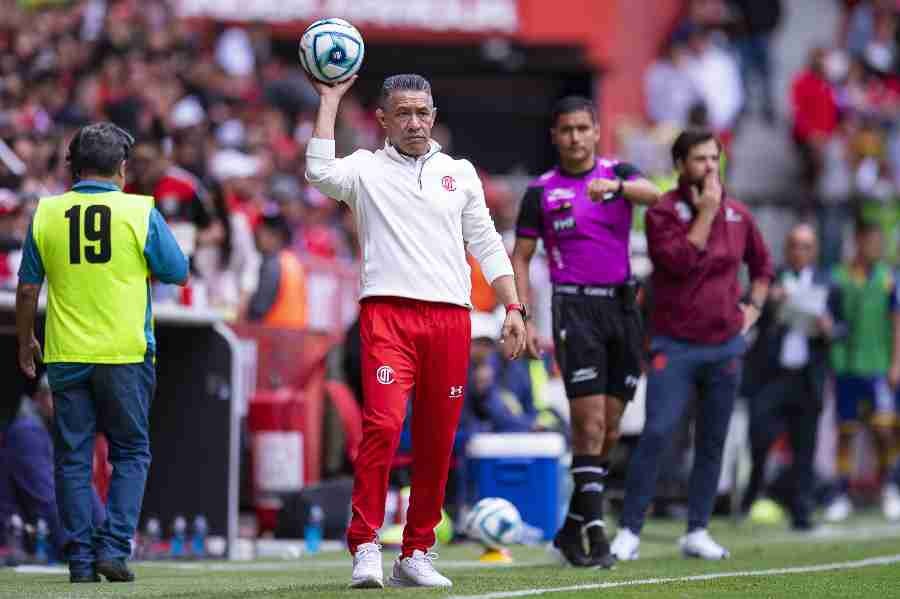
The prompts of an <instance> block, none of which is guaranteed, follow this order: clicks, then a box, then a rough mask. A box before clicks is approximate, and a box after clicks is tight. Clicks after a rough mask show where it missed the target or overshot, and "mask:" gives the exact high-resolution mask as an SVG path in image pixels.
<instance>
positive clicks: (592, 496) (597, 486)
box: [566, 455, 607, 539]
mask: <svg viewBox="0 0 900 599" xmlns="http://www.w3.org/2000/svg"><path fill="white" fill-rule="evenodd" d="M571 471H572V478H573V479H574V481H575V488H574V490H573V492H572V499H573V503H574V501H575V499H576V497H577V506H578V515H579V516H581V518H582V521H581V522H580V523H579V524H580V525H581V526H582V527H586V528H587V532H588V538H589V539H591V538H592V537H594V534H592V530H595V529H596V531H597V534H603V526H604V525H603V492H604V490H605V489H606V473H607V462H606V460H604V459H603V458H601V457H600V456H596V455H577V456H574V457H573V458H572V469H571ZM566 524H567V525H568V520H567V521H566Z"/></svg>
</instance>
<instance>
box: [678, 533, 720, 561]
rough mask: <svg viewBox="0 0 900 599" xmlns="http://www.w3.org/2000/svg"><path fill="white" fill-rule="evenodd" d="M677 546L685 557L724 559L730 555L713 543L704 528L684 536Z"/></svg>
mask: <svg viewBox="0 0 900 599" xmlns="http://www.w3.org/2000/svg"><path fill="white" fill-rule="evenodd" d="M678 545H679V546H680V547H681V552H682V553H683V554H684V556H685V557H699V558H701V559H726V558H727V557H728V556H729V555H730V554H729V553H728V550H727V549H725V548H724V547H722V546H721V545H719V544H718V543H716V542H715V541H713V539H712V537H711V536H709V532H708V531H707V530H706V529H705V528H698V529H697V530H695V531H694V532H691V533H688V534H686V535H684V536H683V537H681V539H679V541H678Z"/></svg>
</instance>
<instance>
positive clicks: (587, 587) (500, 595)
mask: <svg viewBox="0 0 900 599" xmlns="http://www.w3.org/2000/svg"><path fill="white" fill-rule="evenodd" d="M898 562H900V553H898V554H894V555H882V556H878V557H870V558H868V559H862V560H858V561H854V562H835V563H832V564H819V565H816V566H796V567H793V568H770V569H768V570H743V571H738V572H717V573H714V574H699V575H696V576H677V577H672V578H645V579H643V580H622V581H619V582H600V583H594V584H576V585H572V586H568V587H551V588H546V589H528V590H524V591H501V592H497V593H484V594H483V595H451V596H450V598H449V599H507V598H510V597H529V596H532V595H544V594H546V593H564V592H576V591H594V590H599V589H614V588H617V587H631V586H640V585H654V584H668V583H672V582H697V581H704V580H716V579H717V578H741V577H747V576H776V575H782V574H806V573H809V572H827V571H829V570H852V569H856V568H865V567H868V566H886V565H889V564H896V563H898Z"/></svg>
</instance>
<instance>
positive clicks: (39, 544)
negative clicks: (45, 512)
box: [34, 518, 50, 564]
mask: <svg viewBox="0 0 900 599" xmlns="http://www.w3.org/2000/svg"><path fill="white" fill-rule="evenodd" d="M49 536H50V527H49V526H47V521H46V520H44V519H43V518H38V521H37V526H35V529H34V559H35V560H37V562H38V563H41V564H46V563H47V562H48V561H49V555H48V551H47V537H49Z"/></svg>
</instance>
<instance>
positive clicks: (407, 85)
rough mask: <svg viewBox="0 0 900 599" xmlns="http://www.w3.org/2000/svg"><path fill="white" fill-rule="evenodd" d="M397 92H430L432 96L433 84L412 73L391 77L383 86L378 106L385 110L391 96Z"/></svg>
mask: <svg viewBox="0 0 900 599" xmlns="http://www.w3.org/2000/svg"><path fill="white" fill-rule="evenodd" d="M396 91H413V92H428V95H429V96H430V95H431V84H430V83H429V82H428V79H426V78H425V77H422V76H421V75H416V74H412V73H407V74H403V75H391V76H390V77H388V78H387V79H385V80H384V83H382V84H381V93H380V94H379V96H378V105H379V106H381V108H382V109H383V108H385V107H386V106H387V103H388V100H390V98H391V94H392V93H394V92H396Z"/></svg>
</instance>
